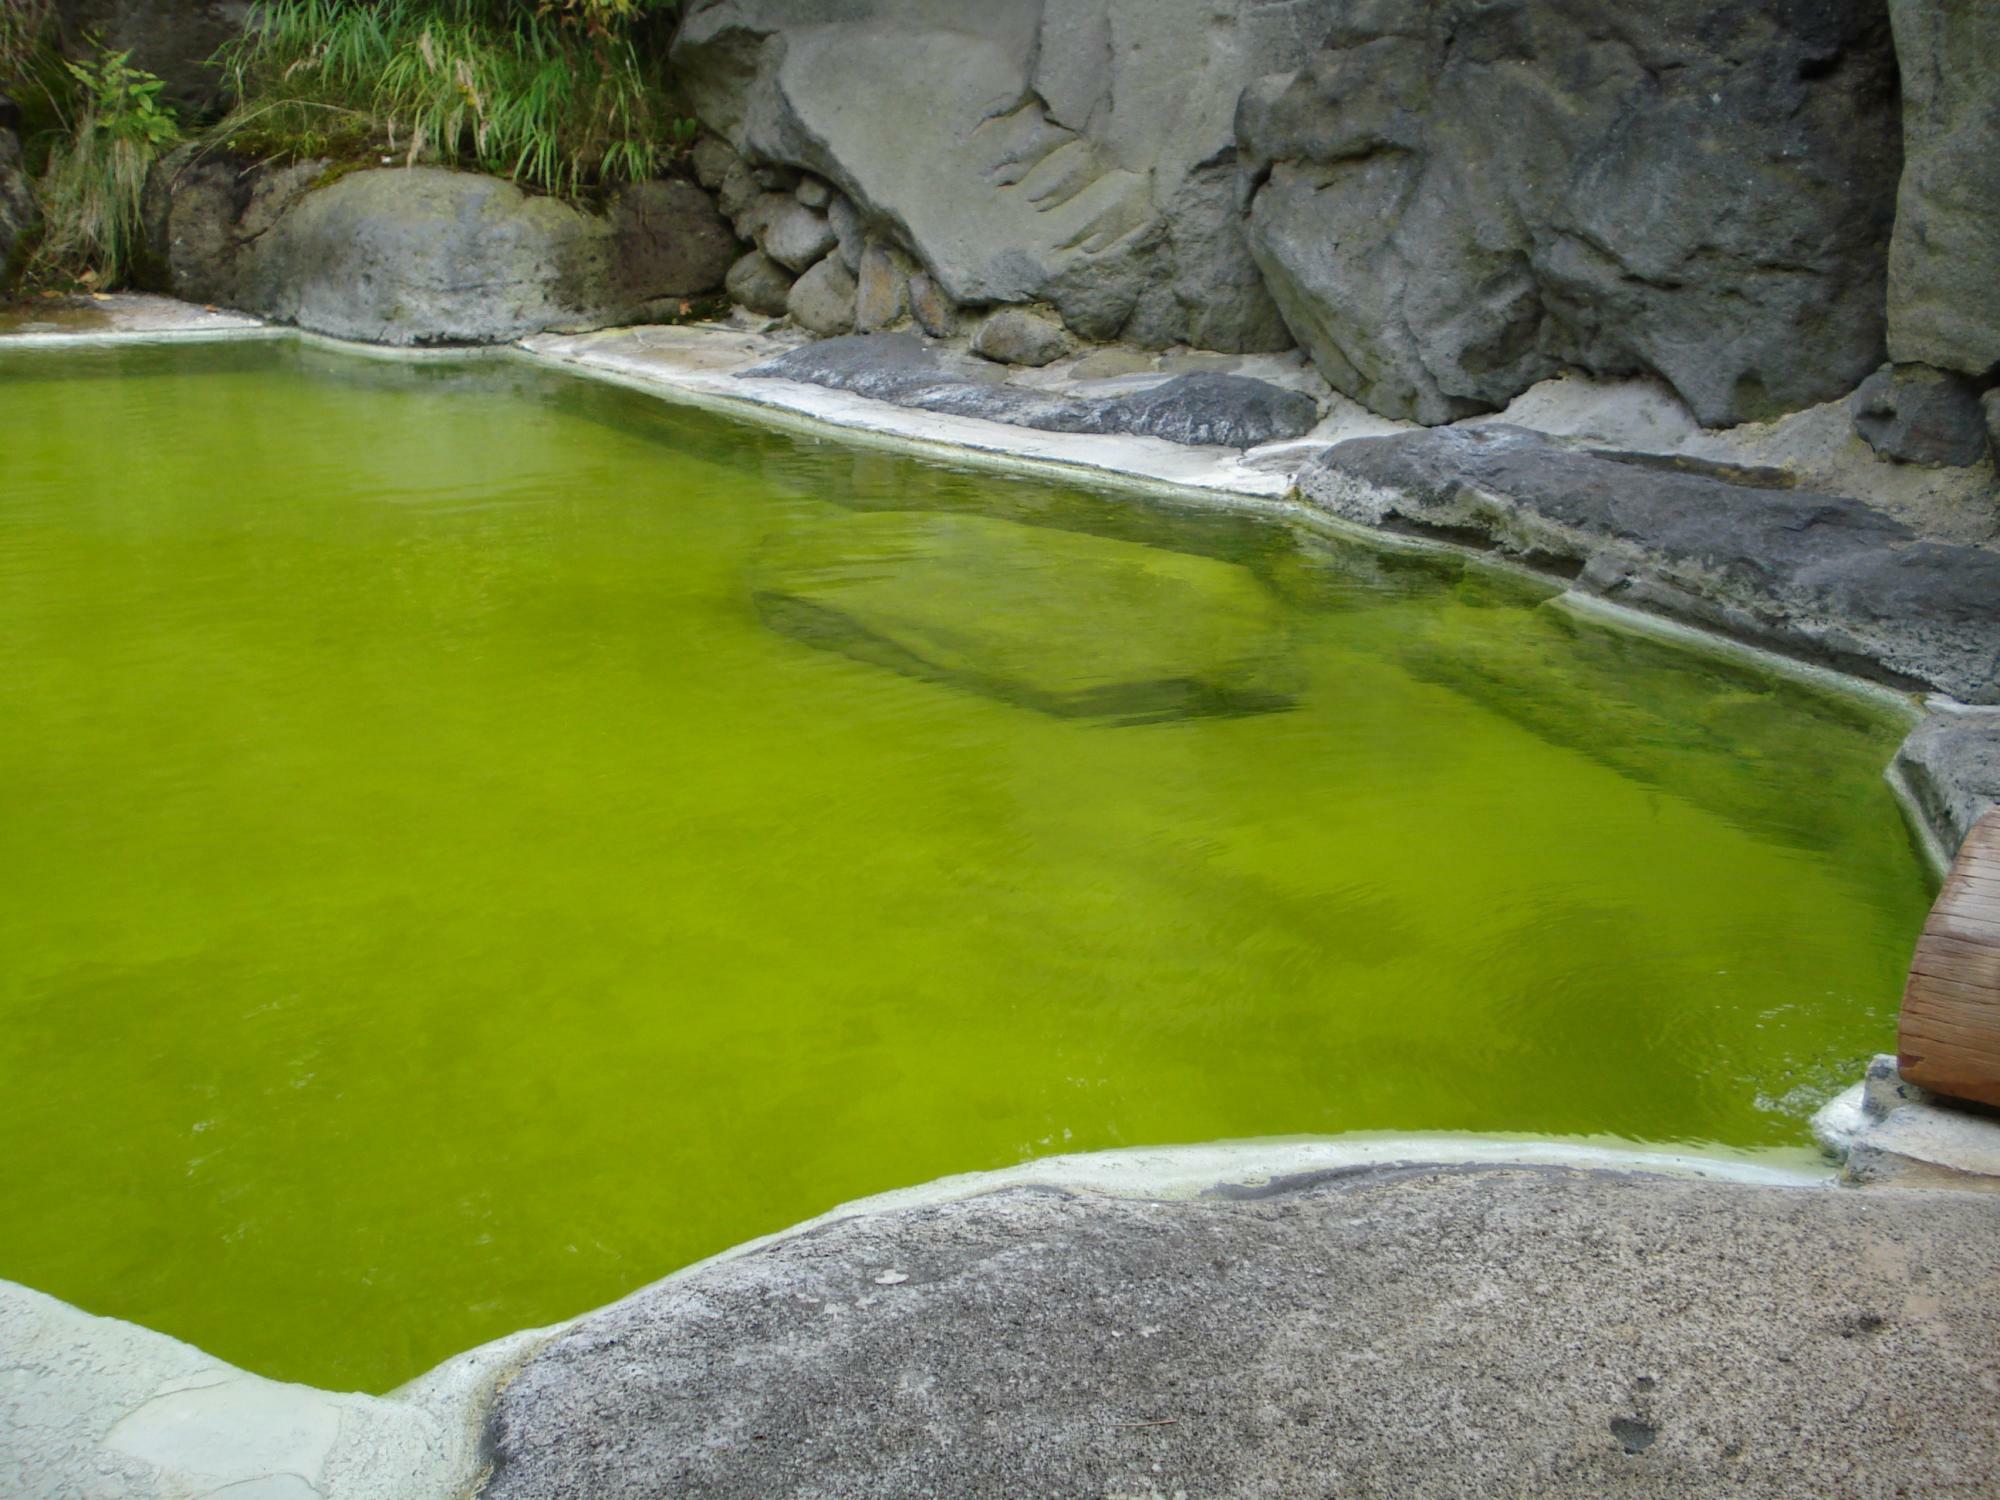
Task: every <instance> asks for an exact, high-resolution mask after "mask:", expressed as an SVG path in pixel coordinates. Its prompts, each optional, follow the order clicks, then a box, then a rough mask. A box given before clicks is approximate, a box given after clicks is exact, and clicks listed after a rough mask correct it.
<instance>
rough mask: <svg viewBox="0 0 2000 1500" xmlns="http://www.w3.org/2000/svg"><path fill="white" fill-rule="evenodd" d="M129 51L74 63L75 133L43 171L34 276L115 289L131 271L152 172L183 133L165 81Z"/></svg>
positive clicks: (71, 68) (58, 147)
mask: <svg viewBox="0 0 2000 1500" xmlns="http://www.w3.org/2000/svg"><path fill="white" fill-rule="evenodd" d="M131 58H132V54H131V53H130V52H100V53H99V54H98V56H97V58H96V59H95V60H94V61H88V62H67V63H65V64H64V67H65V68H66V69H67V70H68V72H69V74H70V75H71V77H72V78H73V79H74V80H75V83H76V85H77V87H78V90H79V95H80V97H79V102H78V104H77V106H76V113H75V123H74V130H73V133H72V134H71V135H70V136H69V137H68V138H67V139H66V140H61V141H58V142H57V144H56V145H55V146H54V148H53V149H52V150H51V152H50V154H49V163H48V168H47V170H46V171H44V172H43V174H42V179H41V183H40V195H41V202H42V218H43V223H44V230H43V234H42V239H41V242H40V244H39V245H37V246H36V248H35V252H34V255H33V258H32V259H31V260H30V262H29V270H28V274H29V276H30V278H31V279H33V280H37V281H48V280H51V279H69V280H75V281H80V282H84V283H86V284H96V285H99V286H110V285H113V284H115V283H117V282H119V281H122V280H123V279H124V278H125V276H126V273H127V272H128V271H129V270H130V268H131V263H132V255H133V252H134V250H135V249H136V247H137V246H138V244H139V239H140V233H141V231H140V208H141V203H142V200H143V199H144V196H145V191H146V174H147V173H148V172H149V171H151V170H152V166H153V163H154V162H155V161H156V160H158V158H159V156H160V154H161V152H163V151H165V150H166V149H167V148H168V147H170V146H172V145H173V144H174V143H175V142H177V141H179V140H180V138H181V131H180V125H179V123H178V122H177V121H176V120H175V119H174V115H173V111H172V110H171V109H170V108H168V107H167V106H166V105H165V104H163V103H161V102H160V89H161V87H162V85H161V83H160V80H159V79H158V78H156V77H154V76H153V75H152V74H151V73H148V72H146V71H145V70H144V69H141V68H135V67H133V66H132V65H131Z"/></svg>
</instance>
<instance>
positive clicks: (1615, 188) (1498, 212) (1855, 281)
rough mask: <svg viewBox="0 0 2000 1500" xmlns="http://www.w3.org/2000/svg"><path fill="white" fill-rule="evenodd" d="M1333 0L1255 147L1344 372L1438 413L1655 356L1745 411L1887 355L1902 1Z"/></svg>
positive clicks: (1258, 205) (1307, 322) (1370, 393)
mask: <svg viewBox="0 0 2000 1500" xmlns="http://www.w3.org/2000/svg"><path fill="white" fill-rule="evenodd" d="M1912 3H1913V5H1914V4H1915V3H1916V0H1912ZM1971 8H1972V7H1967V9H1971ZM1323 13H1325V14H1327V17H1328V18H1327V20H1326V21H1325V22H1324V23H1323V26H1322V30H1323V32H1324V33H1326V35H1327V48H1326V50H1325V51H1324V52H1322V53H1320V54H1318V55H1317V56H1316V57H1315V58H1314V59H1313V60H1312V61H1311V63H1310V64H1309V65H1308V66H1306V67H1305V68H1304V69H1303V70H1302V71H1300V72H1298V73H1297V75H1296V76H1295V77H1291V78H1282V77H1280V78H1273V79H1270V80H1266V81H1264V82H1262V83H1260V84H1259V85H1258V86H1256V87H1255V88H1253V89H1251V90H1250V91H1249V92H1248V93H1247V94H1246V96H1245V98H1244V100H1243V106H1242V110H1241V113H1240V115H1239V119H1238V141H1239V146H1240V151H1241V156H1242V159H1243V162H1244V166H1245V169H1246V171H1248V172H1249V173H1250V174H1251V181H1252V183H1253V184H1254V196H1253V198H1252V200H1251V218H1250V242H1251V246H1252V249H1253V250H1254V251H1255V253H1256V256H1257V260H1258V263H1259V264H1260V265H1261V266H1262V267H1263V268H1264V273H1265V276H1266V278H1267V280H1268V281H1269V283H1270V286H1271V288H1272V290H1273V292H1274V293H1275V295H1276V297H1277V299H1278V303H1279V306H1280V307H1282V308H1283V310H1284V313H1285V318H1286V321H1287V322H1288V323H1289V324H1290V326H1291V328H1292V331H1293V332H1294V333H1295V334H1296V335H1297V336H1298V339H1299V342H1300V343H1301V344H1303V345H1304V346H1305V347H1306V348H1307V349H1308V350H1309V351H1310V352H1311V354H1312V356H1313V358H1314V361H1315V362H1316V363H1317V364H1318V365H1319V367H1320V370H1321V372H1322V373H1323V374H1324V375H1325V376H1326V377H1327V379H1328V380H1329V381H1330V382H1331V383H1332V384H1333V385H1334V387H1335V388H1336V389H1338V390H1340V391H1343V392H1345V393H1346V394H1348V395H1350V396H1353V397H1355V398H1356V399H1357V400H1360V401H1362V402H1363V403H1364V404H1366V405H1367V406H1369V407H1370V408H1371V409H1372V410H1374V411H1377V412H1380V413H1382V414H1384V415H1388V416H1395V417H1407V418H1413V419H1415V420H1417V421H1420V422H1424V423H1427V424H1432V423H1440V422H1447V421H1450V420H1453V419H1455V418H1458V417H1462V416H1467V415H1470V414H1472V413H1475V412H1480V411H1485V410H1490V409H1492V408H1495V407H1498V406H1500V405H1503V404H1504V403H1505V402H1507V401H1508V400H1509V399H1510V398H1512V397H1513V396H1514V395H1516V394H1518V393H1519V392H1520V391H1522V390H1524V389H1526V388H1527V387H1528V386H1529V385H1531V384H1533V383H1534V382H1535V381H1537V380H1541V379H1543V378H1545V377H1547V376H1549V375H1552V374H1554V373H1556V372H1557V371H1558V370H1559V369H1560V368H1562V367H1563V366H1564V365H1566V364H1568V365H1575V366H1580V367H1582V368H1584V369H1586V370H1589V371H1592V372H1595V373H1599V374H1605V375H1622V374H1632V373H1638V372H1646V371H1651V372H1655V373H1657V374H1659V375H1660V376H1662V377H1663V378H1665V379H1666V381H1667V382H1668V383H1669V384H1671V385H1672V386H1673V387H1674V389H1675V390H1676V391H1678V392H1679V393H1680V395H1681V396H1682V398H1683V399H1684V400H1686V401H1687V403H1688V405H1689V406H1690V407H1691V408H1692V409H1693V410H1694V412H1695V414H1696V416H1697V417H1699V418H1700V420H1701V421H1702V422H1703V423H1705V424H1707V425H1710V426H1723V425H1731V424H1734V423H1738V422H1743V421H1748V420H1752V419H1762V418H1768V417H1773V416H1776V415H1778V414H1780V413H1782V412H1785V411H1789V410H1793V409H1796V408H1799V407H1803V406H1808V405H1811V404H1814V403H1816V402H1819V401H1825V400H1829V399H1832V398H1834V397H1837V396H1840V395H1843V394H1845V393H1846V392H1847V391H1849V390H1852V389H1853V387H1854V385H1855V384H1856V382H1858V381H1859V380H1860V379H1861V378H1862V377H1863V376H1865V375H1866V374H1867V373H1868V372H1869V371H1870V370H1872V369H1873V368H1874V367H1875V366H1876V365H1877V364H1879V363H1880V362H1881V358H1882V345H1883V321H1884V312H1883V295H1884V293H1883V287H1884V280H1885V275H1886V269H1885V264H1884V261H1885V250H1886V245H1887V240H1888V232H1889V226H1890V220H1891V216H1892V212H1893V207H1894V197H1895V183H1896V177H1897V172H1898V167H1899V163H1900V150H1899V147H1898V122H1897V114H1896V73H1895V59H1894V56H1893V53H1892V49H1891V43H1890V36H1889V30H1888V26H1887V22H1886V18H1885V16H1884V14H1883V11H1882V5H1881V0H1801V3H1797V4H1787V5H1782V6H1773V5H1770V4H1767V3H1764V0H1721V3H1717V0H1653V3H1649V4H1645V5H1631V4H1623V3H1610V0H1520V3H1515V4H1507V5H1492V4H1483V3H1477V0H1438V3H1420V0H1333V3H1332V4H1331V5H1330V7H1328V8H1327V10H1326V11H1325V12H1323ZM1989 175H1990V174H1989ZM1988 300H1989V302H1990V300H1991V299H1990V297H1989V299H1988ZM1913 357H1919V358H1921V357H1926V356H1913Z"/></svg>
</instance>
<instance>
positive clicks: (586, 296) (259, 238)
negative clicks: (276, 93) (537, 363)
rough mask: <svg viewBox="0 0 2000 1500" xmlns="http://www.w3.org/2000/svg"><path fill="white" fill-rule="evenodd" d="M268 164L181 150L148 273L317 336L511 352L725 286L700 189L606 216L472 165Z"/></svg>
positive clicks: (185, 292)
mask: <svg viewBox="0 0 2000 1500" xmlns="http://www.w3.org/2000/svg"><path fill="white" fill-rule="evenodd" d="M323 165H324V164H323V163H318V162H306V163H301V164H299V165H297V166H293V167H286V168H280V169H265V168H263V167H260V166H258V165H256V164H254V163H250V162H246V161H243V160H241V159H239V158H236V157H232V156H230V155H228V154H226V153H204V152H199V151H195V150H193V149H186V150H183V151H179V152H176V153H174V154H172V155H170V156H169V157H167V158H166V159H165V160H163V161H162V162H161V163H160V165H159V166H158V167H157V168H156V169H155V170H154V173H153V175H152V177H151V179H150V180H149V181H148V184H147V191H146V240H147V246H148V259H149V261H150V267H149V277H148V279H149V280H150V281H151V282H152V283H153V284H154V285H155V286H157V287H158V289H160V290H162V291H170V292H172V293H173V294H174V295H176V296H178V297H183V298H185V299H187V300H189V301H193V302H214V303H218V304H222V305H225V306H230V307H237V308H241V309H243V310H244V311H246V312H253V313H257V314H259V315H261V316H264V317H268V318H272V319H275V320H276V321H278V322H283V323H296V324H297V325H298V326H299V327H301V328H309V329H312V330H313V331H315V332H318V333H328V334H333V335H334V336H336V337H339V338H350V339H359V340H363V341H366V342H369V343H382V344H438V343H497V342H502V341H505V340H507V339H513V338H519V337H520V336H522V335H523V334H528V333H535V332H539V331H541V330H544V329H579V328H596V327H603V326H604V325H606V324H610V323H620V322H636V321H641V320H643V319H644V318H645V317H646V316H648V315H649V314H655V313H660V312H667V311H674V310H677V309H676V304H677V303H678V300H679V299H681V298H684V297H688V296H693V295H697V294H700V293H703V292H708V291H713V290H715V289H716V288H717V287H718V286H720V285H721V283H722V279H723V277H724V275H725V274H726V273H727V271H728V268H729V265H730V262H731V261H732V259H734V257H735V252H736V244H735V240H734V237H733V236H731V234H730V233H729V230H728V227H727V226H726V225H725V224H723V222H722V221H721V219H720V218H719V217H717V215H716V212H715V208H714V205H713V204H712V203H711V202H710V201H709V199H708V196H707V195H706V194H705V193H703V192H702V191H701V190H700V189H699V188H696V187H695V186H693V185H692V184H691V183H684V182H682V183H670V182H648V183H639V184H635V185H632V186H629V187H626V188H623V189H620V190H619V192H618V193H617V194H615V195H614V196H613V199H612V202H611V205H610V208H609V210H608V212H607V213H606V214H605V215H603V216H598V215H592V214H586V213H582V212H580V211H579V210H577V209H574V208H571V207H570V206H569V205H567V204H564V203H560V202H558V201H556V200H555V199H553V198H539V197H531V196H529V195H528V194H525V193H523V192H522V191H521V190H520V189H519V188H517V187H515V186H514V185H513V184H512V183H508V182H503V181H501V180H500V179H499V178H496V177H486V176H482V175H479V174H477V173H471V172H448V171H444V170H442V169H439V168H434V167H417V168H408V169H402V168H398V169H392V170H383V171H365V172H355V173H351V174H349V175H347V176H345V177H342V178H340V179H338V180H337V181H335V182H334V183H332V184H331V185H330V186H328V187H325V188H319V189H317V190H315V189H314V186H313V184H314V182H315V181H316V179H317V178H318V177H319V175H320V172H321V170H322V168H323Z"/></svg>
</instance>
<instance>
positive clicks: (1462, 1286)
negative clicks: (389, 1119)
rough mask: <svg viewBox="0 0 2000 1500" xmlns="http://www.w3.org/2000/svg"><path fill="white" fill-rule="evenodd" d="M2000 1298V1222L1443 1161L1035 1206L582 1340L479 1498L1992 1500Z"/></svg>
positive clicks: (1740, 1187) (990, 1200)
mask: <svg viewBox="0 0 2000 1500" xmlns="http://www.w3.org/2000/svg"><path fill="white" fill-rule="evenodd" d="M1910 1266H1921V1267H1923V1269H1924V1271H1925V1272H1926V1273H1927V1274H1928V1278H1929V1281H1928V1283H1927V1284H1928V1285H1931V1286H1934V1287H1936V1288H1937V1289H1938V1290H1937V1293H1936V1294H1935V1295H1929V1294H1926V1295H1915V1296H1913V1295H1911V1294H1910V1281H1909V1277H1910V1274H1911V1273H1910V1272H1909V1271H1908V1270H1907V1269H1905V1268H1907V1267H1910ZM1997 1286H2000V1204H1996V1202H1995V1201H1994V1198H1993V1196H1992V1195H1990V1194H1984V1193H1972V1192H1944V1191H1935V1190H1933V1191H1928V1192H1926V1191H1917V1190H1911V1189H1897V1188H1892V1187H1874V1188H1869V1189H1867V1190H1866V1191H1842V1190H1835V1189H1832V1188H1797V1187H1772V1186H1752V1185H1748V1184H1743V1183H1731V1182H1713V1181H1707V1182H1704V1181H1694V1180H1686V1179H1674V1178H1666V1177H1645V1176H1636V1175H1619V1174H1613V1173H1609V1172H1582V1171H1555V1170H1542V1171H1535V1170H1532V1169H1518V1168H1516V1169H1485V1170H1457V1171H1454V1170H1451V1169H1440V1168H1422V1167H1417V1168H1410V1167H1404V1168H1400V1169H1378V1170H1374V1171H1366V1170H1357V1171H1348V1172H1328V1173H1321V1174H1311V1175H1309V1176H1306V1177H1304V1178H1293V1179H1290V1180H1287V1179H1283V1178H1280V1179H1278V1180H1277V1181H1275V1182H1270V1183H1268V1184H1265V1185H1263V1186H1260V1187H1250V1188H1239V1187H1234V1186H1231V1187H1219V1188H1217V1189H1214V1190H1212V1191H1211V1192H1210V1193H1209V1194H1207V1195H1204V1196H1203V1197H1201V1198H1198V1199H1178V1200H1168V1201H1144V1200H1136V1199H1123V1198H1111V1197H1106V1196H1103V1195H1100V1194H1096V1193H1086V1192H1074V1191H1062V1190H1058V1189H1053V1188H1039V1189H1037V1188H1014V1189H1011V1190H1007V1191H1001V1192H990V1193H987V1194H984V1195H982V1196H979V1197H976V1198H969V1199H966V1200H963V1201H959V1202H955V1203H943V1204H933V1205H929V1206H923V1207H911V1208H906V1209H902V1210H896V1211H882V1212H876V1213H871V1214H864V1215H859V1216H855V1217H850V1218H847V1219H843V1220H838V1221H835V1222H832V1223H828V1224H823V1225H820V1226H818V1227H816V1228H814V1229H812V1230H811V1231H809V1232H806V1233H802V1234H798V1235H794V1236H791V1237H789V1238H787V1239H784V1240H782V1241H780V1242H778V1243H776V1244H772V1245H767V1246H764V1247H761V1248H759V1249H756V1250H752V1251H749V1252H747V1253H745V1254H741V1255H737V1256H734V1257H732V1258H729V1259H727V1260H724V1261H721V1262H718V1263H715V1264H711V1265H707V1266H703V1267H701V1268H700V1269H698V1270H695V1271H692V1272H689V1273H687V1274H685V1275H682V1276H679V1277H676V1278H674V1279H672V1280H669V1281H665V1282H662V1283H660V1284H659V1285H656V1286H653V1287H649V1288H647V1289H646V1290H644V1291H641V1292H638V1293H636V1294H635V1295H633V1296H631V1297H629V1298H627V1299H625V1300H624V1301H623V1302H620V1303H617V1304H615V1305H614V1306H612V1307H608V1308H605V1309H604V1310H602V1311H600V1312H597V1313H593V1314H591V1315H590V1316H588V1317H585V1318H583V1319H580V1320H579V1321H578V1322H577V1323H575V1324H574V1325H572V1326H571V1327H569V1328H568V1329H566V1330H565V1331H563V1332H562V1333H560V1334H558V1335H557V1336H556V1337H555V1338H554V1339H552V1340H551V1341H549V1343H547V1344H546V1345H545V1346H543V1347H542V1348H541V1349H540V1350H539V1351H538V1352H537V1353H536V1354H534V1355H533V1357H531V1358H530V1359H529V1360H528V1361H527V1363H526V1364H525V1365H524V1366H523V1368H522V1369H521V1371H520V1373H519V1374H518V1375H517V1376H516V1377H515V1378H514V1379H513V1380H511V1381H510V1382H508V1383H507V1384H506V1386H505V1387H504V1388H503V1389H502V1391H501V1393H500V1395H499V1397H498V1399H497V1401H496V1402H495V1405H494V1408H493V1411H492V1415H491V1417H490V1419H489V1422H488V1426H487V1430H486V1438H487V1449H488V1451H489V1452H490V1454H491V1457H492V1463H493V1472H492V1477H491V1479H490V1480H489V1481H488V1482H487V1484H486V1486H485V1488H484V1489H482V1490H481V1492H480V1493H481V1494H482V1496H484V1497H485V1500H583V1497H588V1500H656V1497H659V1496H664V1495H674V1496H702V1497H734V1496H742V1497H756V1500H781V1497H787V1496H797V1497H804V1496H812V1497H815V1500H842V1497H850V1496H870V1497H879V1496H919V1495H935V1496H966V1497H973V1496H978V1497H988V1496H994V1497H997V1496H1030V1495H1033V1496H1086V1495H1087V1496H1132V1497H1139V1496H1171V1495H1186V1496H1199V1497H1211V1496H1255V1497H1281V1496H1284V1497H1289V1496H1342V1497H1347V1496H1355V1497H1359V1496H1422V1497H1461V1496H1501V1495H1537V1496H1572V1497H1583V1496H1631V1497H1640V1496H1644V1497H1653V1500H1660V1497H1704V1500H1706V1497H1713V1496H1716V1495H1722V1494H1730V1495H1743V1496H1758V1497H1764V1500H1779V1497H1784V1496H1807V1495H1855V1494H1861V1493H1875V1492H1877V1491H1878V1490H1879V1492H1880V1493H1882V1494H1885V1495H1886V1494H1913V1495H1915V1494H1938V1495H1942V1494H1968V1495H1970V1494H1975V1493H1979V1492H1981V1491H1982V1490H1984V1489H1986V1488H1988V1487H1989V1480H1990V1479H1991V1476H1992V1475H1993V1474H1994V1472H1995V1471H1996V1466H2000V1427H1996V1424H1995V1422H1994V1419H1993V1412H1992V1405H1991V1402H1992V1397H1991V1393H1990V1389H1989V1388H1988V1385H1987V1377H1988V1375H1989V1374H1990V1371H1991V1365H1992V1350H1993V1348H1994V1346H1995V1341H1996V1340H2000V1305H1996V1304H1997V1303H2000V1295H1996V1287H1997ZM1861 1392H1866V1393H1867V1400H1866V1402H1865V1403H1863V1404H1862V1406H1861V1408H1860V1410H1858V1411H1857V1402H1858V1401H1860V1400H1861V1398H1860V1395H1859V1393H1861ZM1641 1450H1643V1451H1641ZM1857 1475H1861V1476H1866V1482H1865V1483H1863V1484H1862V1485H1859V1486H1857V1484H1856V1482H1855V1479H1856V1476H1857Z"/></svg>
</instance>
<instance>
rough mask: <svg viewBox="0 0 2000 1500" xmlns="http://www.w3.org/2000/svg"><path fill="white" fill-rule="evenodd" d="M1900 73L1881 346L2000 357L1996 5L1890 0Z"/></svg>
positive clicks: (1980, 366) (1957, 359) (1935, 355)
mask: <svg viewBox="0 0 2000 1500" xmlns="http://www.w3.org/2000/svg"><path fill="white" fill-rule="evenodd" d="M1889 14H1890V18H1891V19H1892V20H1893V22H1894V23H1895V28H1896V56H1897V59H1898V61H1899V62H1900V63H1901V65H1902V72H1903V150H1904V153H1905V161H1904V164H1903V181H1902V186H1901V189H1900V191H1899V192H1898V194H1897V199H1896V232H1895V238H1894V240H1893V241H1892V242H1891V244H1890V247H1889V353H1890V355H1891V356H1892V357H1893V358H1895V359H1897V360H1899V361H1902V360H1907V361H1911V362H1917V363H1923V364H1929V365H1936V366H1937V367H1938V368H1940V369H1945V370H1958V371H1961V372H1963V373H1965V374H1967V375H1981V374H1984V373H1985V372H1986V371H1987V370H1989V369H1991V368H1992V367H1993V366H1994V365H1996V364H2000V168H1996V166H1995V163H2000V5H1995V4H1993V3H1992V0H1970V3H1949V0H1947V3H1940V0H1889Z"/></svg>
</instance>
